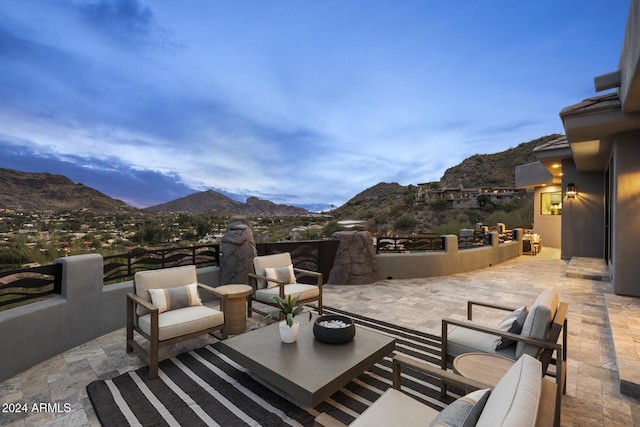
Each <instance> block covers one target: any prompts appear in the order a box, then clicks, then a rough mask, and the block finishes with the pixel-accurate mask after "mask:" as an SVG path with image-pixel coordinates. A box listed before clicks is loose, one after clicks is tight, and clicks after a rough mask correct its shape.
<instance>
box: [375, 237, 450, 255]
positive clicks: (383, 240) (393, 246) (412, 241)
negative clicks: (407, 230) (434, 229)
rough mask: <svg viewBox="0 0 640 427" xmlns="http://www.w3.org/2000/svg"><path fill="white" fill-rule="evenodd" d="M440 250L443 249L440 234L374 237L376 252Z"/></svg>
mask: <svg viewBox="0 0 640 427" xmlns="http://www.w3.org/2000/svg"><path fill="white" fill-rule="evenodd" d="M442 250H444V239H443V237H442V236H436V235H425V236H404V237H398V236H396V237H377V238H376V254H378V253H380V252H403V251H442Z"/></svg>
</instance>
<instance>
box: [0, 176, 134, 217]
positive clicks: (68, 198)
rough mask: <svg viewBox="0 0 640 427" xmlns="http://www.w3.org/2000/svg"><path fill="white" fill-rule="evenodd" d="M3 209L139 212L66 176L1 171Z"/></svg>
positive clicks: (0, 190)
mask: <svg viewBox="0 0 640 427" xmlns="http://www.w3.org/2000/svg"><path fill="white" fill-rule="evenodd" d="M0 208H2V209H12V210H15V211H17V212H48V211H77V210H82V209H86V210H88V211H90V212H95V213H107V212H109V213H116V212H129V211H137V209H135V208H132V207H130V206H128V205H127V204H126V203H124V202H123V201H121V200H116V199H112V198H111V197H109V196H107V195H106V194H103V193H101V192H99V191H98V190H95V189H93V188H91V187H87V186H85V185H83V184H76V183H74V182H73V181H71V180H70V179H69V178H66V177H64V176H62V175H52V174H50V173H29V172H19V171H15V170H12V169H2V168H0Z"/></svg>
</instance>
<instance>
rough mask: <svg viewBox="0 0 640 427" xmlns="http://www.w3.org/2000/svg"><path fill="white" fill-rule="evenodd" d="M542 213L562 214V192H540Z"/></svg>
mask: <svg viewBox="0 0 640 427" xmlns="http://www.w3.org/2000/svg"><path fill="white" fill-rule="evenodd" d="M540 214H541V215H561V214H562V192H561V191H557V192H554V193H542V194H540Z"/></svg>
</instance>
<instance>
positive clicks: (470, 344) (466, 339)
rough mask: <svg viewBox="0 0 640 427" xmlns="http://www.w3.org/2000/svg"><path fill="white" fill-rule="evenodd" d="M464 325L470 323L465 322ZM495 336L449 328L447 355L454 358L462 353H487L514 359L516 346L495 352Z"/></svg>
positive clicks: (459, 328) (465, 329) (464, 329)
mask: <svg viewBox="0 0 640 427" xmlns="http://www.w3.org/2000/svg"><path fill="white" fill-rule="evenodd" d="M465 323H471V324H473V322H472V321H470V320H465ZM496 338H497V335H491V334H485V333H484V332H479V331H474V330H472V329H467V328H461V327H455V326H454V327H450V329H449V333H448V335H447V354H449V355H450V356H453V357H456V356H459V355H461V354H464V353H475V352H480V353H489V354H497V355H498V356H502V357H506V358H509V359H511V360H515V359H516V356H515V354H516V346H515V345H510V346H508V347H505V348H503V349H501V350H496Z"/></svg>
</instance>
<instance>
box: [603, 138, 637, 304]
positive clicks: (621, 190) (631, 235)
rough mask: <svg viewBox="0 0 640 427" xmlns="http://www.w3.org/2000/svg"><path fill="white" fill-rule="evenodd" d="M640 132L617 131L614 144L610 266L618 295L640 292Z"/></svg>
mask: <svg viewBox="0 0 640 427" xmlns="http://www.w3.org/2000/svg"><path fill="white" fill-rule="evenodd" d="M638 159H640V132H633V133H627V134H622V135H618V136H617V137H616V141H615V143H614V146H613V170H614V174H613V176H614V179H613V183H612V184H613V185H612V187H613V188H612V189H611V193H612V194H611V196H612V199H613V201H614V203H613V204H612V212H611V214H612V218H611V232H612V245H611V257H610V262H609V268H610V269H611V270H612V272H613V273H614V274H612V277H613V289H614V291H615V293H616V294H619V295H631V296H636V297H637V296H640V262H639V261H638V260H640V244H639V243H638V230H640V165H639V164H638Z"/></svg>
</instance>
